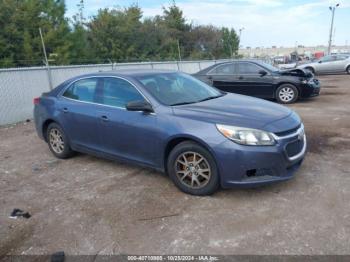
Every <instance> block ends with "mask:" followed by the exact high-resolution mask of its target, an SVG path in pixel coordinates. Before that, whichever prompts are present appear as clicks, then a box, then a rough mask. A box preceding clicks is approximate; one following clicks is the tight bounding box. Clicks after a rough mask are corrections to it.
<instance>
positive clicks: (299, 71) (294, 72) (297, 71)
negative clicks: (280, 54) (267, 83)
mask: <svg viewBox="0 0 350 262" xmlns="http://www.w3.org/2000/svg"><path fill="white" fill-rule="evenodd" d="M278 73H279V74H280V75H285V76H296V77H307V78H310V77H313V75H312V73H311V72H310V71H308V70H306V69H304V68H299V67H298V68H292V69H286V70H280V71H278Z"/></svg>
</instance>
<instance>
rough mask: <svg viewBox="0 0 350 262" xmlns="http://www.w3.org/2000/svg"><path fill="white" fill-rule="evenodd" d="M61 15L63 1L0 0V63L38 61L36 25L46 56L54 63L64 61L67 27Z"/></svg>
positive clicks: (67, 46) (40, 57)
mask: <svg viewBox="0 0 350 262" xmlns="http://www.w3.org/2000/svg"><path fill="white" fill-rule="evenodd" d="M64 14H65V4H64V1H63V0H61V1H59V0H25V1H24V0H22V1H20V0H16V1H11V0H1V1H0V23H1V25H3V26H2V28H1V29H0V43H2V44H1V45H0V46H1V47H0V64H1V65H2V66H4V65H5V66H6V65H8V64H9V63H10V64H13V65H16V66H23V65H33V64H42V58H43V55H42V48H41V41H40V36H39V31H38V30H39V27H40V28H42V31H43V33H44V40H45V44H46V47H47V53H48V54H49V56H50V55H51V57H55V61H54V62H56V63H67V62H68V61H67V58H68V57H69V55H68V54H69V47H70V45H69V41H67V36H68V34H69V32H70V29H69V25H68V20H67V19H66V18H65V17H64Z"/></svg>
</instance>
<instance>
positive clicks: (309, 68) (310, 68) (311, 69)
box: [305, 67, 315, 74]
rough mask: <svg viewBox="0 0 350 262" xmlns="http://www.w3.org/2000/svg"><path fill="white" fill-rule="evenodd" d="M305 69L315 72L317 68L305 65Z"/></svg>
mask: <svg viewBox="0 0 350 262" xmlns="http://www.w3.org/2000/svg"><path fill="white" fill-rule="evenodd" d="M305 69H307V70H309V71H310V72H311V73H312V74H315V69H313V68H312V67H305Z"/></svg>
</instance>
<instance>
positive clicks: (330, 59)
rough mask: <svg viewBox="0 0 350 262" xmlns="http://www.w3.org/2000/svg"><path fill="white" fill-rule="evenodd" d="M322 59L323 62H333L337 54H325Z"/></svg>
mask: <svg viewBox="0 0 350 262" xmlns="http://www.w3.org/2000/svg"><path fill="white" fill-rule="evenodd" d="M321 60H322V62H332V61H335V60H336V56H333V55H329V56H324V57H323V58H322V59H321Z"/></svg>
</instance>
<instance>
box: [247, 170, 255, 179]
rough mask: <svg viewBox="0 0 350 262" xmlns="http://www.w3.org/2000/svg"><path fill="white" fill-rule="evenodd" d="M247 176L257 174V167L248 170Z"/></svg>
mask: <svg viewBox="0 0 350 262" xmlns="http://www.w3.org/2000/svg"><path fill="white" fill-rule="evenodd" d="M246 174H247V177H252V176H256V169H250V170H247V173H246Z"/></svg>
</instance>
